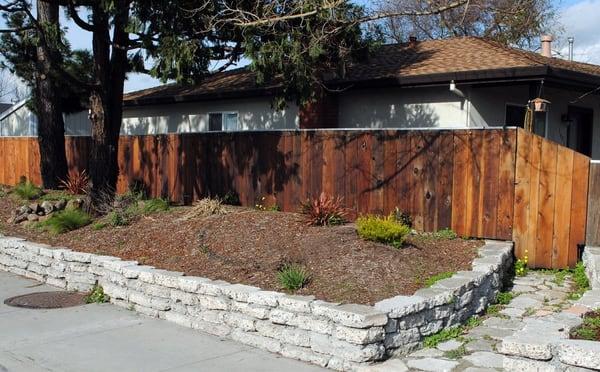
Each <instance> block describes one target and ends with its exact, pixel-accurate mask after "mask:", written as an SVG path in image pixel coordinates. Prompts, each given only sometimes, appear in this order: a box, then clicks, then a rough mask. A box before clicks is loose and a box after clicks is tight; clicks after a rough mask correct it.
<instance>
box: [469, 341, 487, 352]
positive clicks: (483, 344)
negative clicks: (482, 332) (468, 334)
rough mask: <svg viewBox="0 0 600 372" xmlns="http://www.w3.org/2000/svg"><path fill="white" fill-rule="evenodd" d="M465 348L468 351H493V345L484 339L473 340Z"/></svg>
mask: <svg viewBox="0 0 600 372" xmlns="http://www.w3.org/2000/svg"><path fill="white" fill-rule="evenodd" d="M466 349H467V351H468V352H473V351H494V346H493V345H492V343H491V342H490V341H486V340H474V341H471V342H469V343H468V344H467V346H466Z"/></svg>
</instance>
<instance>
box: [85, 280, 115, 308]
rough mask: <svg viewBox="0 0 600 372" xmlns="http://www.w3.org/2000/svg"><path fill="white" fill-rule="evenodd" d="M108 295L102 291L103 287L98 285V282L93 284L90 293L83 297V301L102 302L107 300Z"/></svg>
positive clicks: (90, 302) (89, 302) (87, 302)
mask: <svg viewBox="0 0 600 372" xmlns="http://www.w3.org/2000/svg"><path fill="white" fill-rule="evenodd" d="M109 300H110V297H108V295H107V294H105V293H104V288H102V287H101V286H99V285H98V284H96V285H94V287H93V288H92V290H91V291H90V293H88V295H87V296H85V297H84V301H85V303H86V304H103V303H105V302H108V301H109Z"/></svg>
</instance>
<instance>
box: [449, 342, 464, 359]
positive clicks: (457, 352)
mask: <svg viewBox="0 0 600 372" xmlns="http://www.w3.org/2000/svg"><path fill="white" fill-rule="evenodd" d="M466 354H467V348H466V347H465V345H460V346H459V347H458V348H456V349H454V350H448V351H446V352H445V353H444V357H446V358H448V359H460V358H462V357H463V356H465V355H466Z"/></svg>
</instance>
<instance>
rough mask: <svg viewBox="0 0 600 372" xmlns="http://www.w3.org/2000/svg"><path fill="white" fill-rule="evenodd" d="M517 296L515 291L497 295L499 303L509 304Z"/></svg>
mask: <svg viewBox="0 0 600 372" xmlns="http://www.w3.org/2000/svg"><path fill="white" fill-rule="evenodd" d="M515 297H517V295H516V294H514V293H513V292H500V293H498V294H497V295H496V303H497V304H499V305H508V304H509V303H510V302H511V301H512V300H513V299H514V298H515Z"/></svg>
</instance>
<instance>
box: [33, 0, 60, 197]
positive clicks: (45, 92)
mask: <svg viewBox="0 0 600 372" xmlns="http://www.w3.org/2000/svg"><path fill="white" fill-rule="evenodd" d="M37 13H38V22H39V23H40V24H42V25H46V27H52V28H54V27H55V28H56V29H57V30H58V28H59V15H58V14H59V13H58V3H56V4H53V3H51V2H47V1H41V0H40V1H38V2H37ZM56 57H57V53H56V52H55V51H54V50H53V47H52V45H48V44H46V45H44V43H40V45H39V46H38V48H37V64H38V72H37V73H36V75H35V99H34V103H35V105H36V110H37V112H36V114H37V118H38V137H39V144H40V168H41V173H42V182H43V184H44V187H46V188H52V189H54V188H57V187H58V185H59V183H60V180H63V179H66V177H67V172H68V170H67V157H66V154H65V126H64V121H63V116H62V107H61V102H60V98H59V96H58V94H57V90H58V89H59V88H57V85H56V82H55V78H54V77H53V74H52V71H51V69H52V64H51V59H52V58H56Z"/></svg>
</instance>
